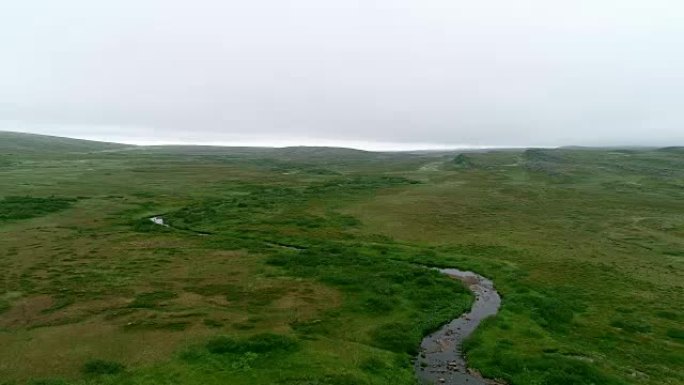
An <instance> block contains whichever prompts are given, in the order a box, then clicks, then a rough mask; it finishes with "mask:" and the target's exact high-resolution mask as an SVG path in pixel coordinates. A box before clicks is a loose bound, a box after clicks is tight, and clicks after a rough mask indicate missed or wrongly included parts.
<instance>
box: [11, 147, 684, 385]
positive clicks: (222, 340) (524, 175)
mask: <svg viewBox="0 0 684 385" xmlns="http://www.w3.org/2000/svg"><path fill="white" fill-rule="evenodd" d="M38 139H40V140H38ZM37 140H38V141H37ZM27 141H28V142H27ZM36 141H37V142H36ZM4 143H5V144H4V145H5V146H10V145H13V146H15V147H14V150H12V151H5V152H3V154H2V156H1V157H0V218H2V219H0V263H2V266H3V269H1V270H0V285H1V286H0V362H2V363H3V364H2V365H0V384H2V383H7V384H9V383H12V384H29V383H33V384H38V383H43V384H70V385H75V384H95V383H97V384H131V385H133V384H135V385H138V384H158V383H170V384H202V385H204V384H225V383H231V384H237V385H241V384H250V385H254V384H300V385H301V384H310V385H311V384H331V385H332V384H344V385H347V384H361V385H363V384H368V385H374V384H377V385H380V384H383V385H384V384H388V383H392V384H397V385H400V384H407V385H409V384H414V381H415V380H414V376H413V372H412V371H413V367H412V364H411V358H412V356H413V355H414V354H415V352H416V349H417V348H418V345H419V343H420V339H421V338H422V336H424V335H425V334H426V333H429V332H430V331H431V330H434V329H435V328H437V327H438V326H439V325H441V324H442V323H444V322H446V321H448V320H449V319H451V318H453V317H457V316H458V315H460V314H461V313H462V312H464V311H465V310H466V309H467V308H469V306H470V304H471V301H472V298H471V295H470V293H469V292H468V291H467V290H466V289H465V288H464V287H463V286H462V285H461V284H459V283H458V282H456V281H454V280H451V279H449V278H447V277H445V276H443V275H441V274H439V273H437V272H435V271H432V270H429V269H427V268H425V267H424V266H452V267H458V268H461V269H471V270H474V271H476V272H478V273H480V274H483V275H485V276H487V277H490V278H492V279H493V280H494V282H495V284H496V286H497V288H498V290H499V291H500V293H501V294H502V297H503V305H502V308H501V311H500V313H499V315H498V316H497V317H496V318H493V319H490V320H488V321H486V322H485V323H484V324H483V325H482V326H481V327H480V328H479V329H478V331H477V333H476V334H475V335H474V336H473V337H472V338H471V339H470V340H468V341H467V343H466V345H465V346H464V347H465V351H466V353H467V355H468V358H469V362H470V363H471V365H472V366H473V367H474V368H476V369H478V370H479V371H481V372H482V373H483V374H485V375H487V376H490V377H497V378H501V379H504V380H506V381H507V382H508V383H510V384H512V385H516V384H520V385H523V384H524V385H527V384H544V385H546V384H548V385H552V384H554V385H555V384H645V385H655V384H679V383H682V382H684V377H682V371H681V368H682V367H683V366H684V358H683V355H682V349H683V347H682V328H681V320H682V319H684V303H683V302H682V298H684V296H682V294H684V293H683V291H684V287H683V286H682V283H681V282H684V279H683V278H684V277H682V275H683V274H682V272H683V269H682V266H683V264H684V261H683V260H682V255H683V254H682V252H681V250H684V219H682V217H681V213H682V212H684V203H683V202H684V199H683V198H684V196H683V195H684V193H683V192H682V191H684V158H682V155H681V151H678V150H677V149H667V150H655V149H637V150H635V149H629V150H619V149H557V150H542V149H533V150H527V151H524V150H521V151H491V152H468V153H462V154H457V153H435V154H378V153H369V152H363V151H354V150H343V149H320V148H315V149H308V148H294V149H273V150H271V149H246V148H243V149H230V148H215V147H139V148H125V147H117V146H109V145H106V146H104V147H102V146H100V145H99V144H97V143H86V144H87V146H88V147H87V148H88V149H87V150H83V147H78V146H77V147H73V146H71V144H70V146H71V147H69V148H68V149H65V148H63V147H61V146H63V145H64V142H60V143H56V142H50V139H49V138H33V137H30V138H23V139H21V140H19V139H16V138H14V139H12V141H7V142H4ZM12 143H13V144H12ZM53 144H54V146H52V145H53ZM72 144H73V143H72ZM41 146H47V147H48V148H52V149H53V150H50V151H44V152H41V151H40V147H41ZM50 146H52V147H50ZM81 150H83V151H81ZM104 150H106V151H104ZM425 165H430V167H424V166H425ZM85 197H87V199H86V198H85ZM154 215H161V216H163V217H164V219H165V221H166V222H167V223H168V224H169V225H170V227H162V226H157V225H154V224H153V223H152V222H150V221H149V219H148V218H149V217H151V216H154ZM57 353H58V354H57ZM94 357H95V358H97V360H96V361H92V360H93V358H94ZM89 366H90V367H91V369H86V368H87V367H89ZM112 368H114V369H112ZM117 368H118V369H117ZM110 369H111V370H110ZM124 369H125V370H124Z"/></svg>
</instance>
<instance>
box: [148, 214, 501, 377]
mask: <svg viewBox="0 0 684 385" xmlns="http://www.w3.org/2000/svg"><path fill="white" fill-rule="evenodd" d="M149 220H150V221H152V222H153V223H154V224H156V225H160V226H166V227H169V225H168V224H167V223H165V222H164V219H163V218H162V217H161V216H154V217H151V218H149ZM200 235H207V234H206V233H200ZM282 246H283V247H289V246H286V245H282ZM437 270H439V272H441V273H442V274H446V275H448V276H449V277H451V278H454V279H458V280H459V281H462V282H463V283H465V284H466V285H468V288H469V289H470V290H471V291H472V292H473V294H475V301H474V302H473V306H472V308H471V309H470V312H468V313H465V314H463V315H461V316H460V317H459V318H456V319H455V320H453V321H451V322H449V323H448V324H446V325H444V326H442V327H441V328H440V329H439V330H437V331H436V332H434V333H432V334H430V335H428V336H427V337H425V338H424V339H423V341H422V342H421V344H420V354H419V355H418V357H417V359H416V361H415V371H416V376H417V377H418V380H419V381H420V382H421V383H422V384H426V385H427V384H445V385H491V384H499V383H498V382H497V381H494V380H489V379H485V378H482V376H480V375H479V374H478V373H476V372H474V371H472V370H470V369H468V366H467V364H466V361H465V358H464V357H463V353H462V351H461V345H462V344H463V341H464V340H465V339H466V338H467V337H468V336H470V335H471V334H472V333H473V332H474V331H475V329H476V328H477V327H478V326H479V325H480V323H481V322H482V320H484V319H485V318H487V317H490V316H493V315H495V314H496V313H497V312H498V311H499V306H501V297H500V296H499V293H498V292H497V291H496V289H494V283H493V282H492V281H491V280H489V279H487V278H485V277H483V276H481V275H478V274H475V273H473V272H471V271H462V270H458V269H437Z"/></svg>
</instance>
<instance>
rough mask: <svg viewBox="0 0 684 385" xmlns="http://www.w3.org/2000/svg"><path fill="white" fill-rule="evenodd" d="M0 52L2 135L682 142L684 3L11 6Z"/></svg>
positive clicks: (444, 0) (230, 140) (470, 0)
mask: <svg viewBox="0 0 684 385" xmlns="http://www.w3.org/2000/svg"><path fill="white" fill-rule="evenodd" d="M0 50H1V51H0V52H1V53H0V129H6V130H19V131H32V132H39V133H49V134H55V135H65V136H75V137H83V138H94V139H107V140H116V141H124V142H134V143H152V142H154V143H179V142H189V143H221V144H246V143H247V144H249V143H253V144H276V145H285V144H335V143H339V144H350V145H352V146H354V147H366V148H374V147H378V146H380V147H382V146H390V147H391V146H395V147H402V148H411V147H445V146H446V147H448V146H459V145H473V146H508V145H516V146H525V145H530V146H535V145H536V146H541V145H548V146H555V145H570V144H582V145H606V144H614V145H622V144H649V145H650V144H654V145H674V144H679V145H682V144H684V2H683V1H681V0H669V1H668V0H478V1H474V0H467V1H465V0H358V1H356V0H248V1H245V0H241V1H232V0H192V1H190V0H184V1H180V0H117V1H94V0H60V1H55V0H42V1H41V0H20V1H11V0H6V1H2V4H0Z"/></svg>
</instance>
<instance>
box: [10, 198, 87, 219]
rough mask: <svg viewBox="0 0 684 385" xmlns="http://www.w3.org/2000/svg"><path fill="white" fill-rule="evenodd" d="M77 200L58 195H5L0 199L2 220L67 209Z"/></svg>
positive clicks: (31, 216) (30, 216) (35, 215)
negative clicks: (47, 196) (40, 196)
mask: <svg viewBox="0 0 684 385" xmlns="http://www.w3.org/2000/svg"><path fill="white" fill-rule="evenodd" d="M75 201H76V200H75V199H70V198H56V197H49V198H33V197H16V196H10V197H5V198H4V199H3V200H0V221H1V220H11V219H27V218H34V217H39V216H41V215H45V214H49V213H52V212H55V211H60V210H64V209H67V208H69V207H70V206H71V204H72V203H73V202H75Z"/></svg>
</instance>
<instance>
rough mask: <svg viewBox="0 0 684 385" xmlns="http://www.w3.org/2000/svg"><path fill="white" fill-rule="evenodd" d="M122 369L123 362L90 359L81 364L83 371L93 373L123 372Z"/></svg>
mask: <svg viewBox="0 0 684 385" xmlns="http://www.w3.org/2000/svg"><path fill="white" fill-rule="evenodd" d="M124 369H125V367H124V366H123V364H120V363H118V362H114V361H106V360H90V361H88V362H86V363H85V364H84V365H83V373H85V374H95V375H101V374H117V373H121V372H123V370H124Z"/></svg>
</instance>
